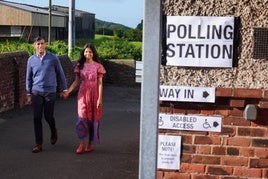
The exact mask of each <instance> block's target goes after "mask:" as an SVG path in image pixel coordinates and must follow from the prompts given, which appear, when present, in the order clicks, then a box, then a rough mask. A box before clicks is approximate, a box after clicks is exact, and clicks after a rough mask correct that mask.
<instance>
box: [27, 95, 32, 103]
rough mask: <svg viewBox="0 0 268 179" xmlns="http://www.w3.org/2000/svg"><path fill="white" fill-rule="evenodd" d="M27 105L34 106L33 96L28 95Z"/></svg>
mask: <svg viewBox="0 0 268 179" xmlns="http://www.w3.org/2000/svg"><path fill="white" fill-rule="evenodd" d="M27 104H29V105H31V104H32V95H27Z"/></svg>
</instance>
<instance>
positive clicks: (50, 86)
mask: <svg viewBox="0 0 268 179" xmlns="http://www.w3.org/2000/svg"><path fill="white" fill-rule="evenodd" d="M27 63H28V64H27V72H26V91H27V94H31V93H32V91H33V90H35V91H39V92H45V93H55V92H56V90H57V79H59V80H60V86H61V89H62V90H66V89H67V83H66V79H65V75H64V72H63V69H62V66H61V64H60V61H59V59H58V57H57V56H56V55H54V54H53V53H51V52H49V51H46V54H45V56H44V57H43V59H42V60H41V58H40V57H38V56H37V55H36V54H34V55H32V56H31V57H30V58H29V59H28V62H27Z"/></svg>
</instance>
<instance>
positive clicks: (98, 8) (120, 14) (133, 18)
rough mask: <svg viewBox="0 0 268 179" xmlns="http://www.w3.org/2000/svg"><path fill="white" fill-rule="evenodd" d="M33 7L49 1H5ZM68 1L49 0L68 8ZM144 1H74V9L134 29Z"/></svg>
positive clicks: (139, 19)
mask: <svg viewBox="0 0 268 179" xmlns="http://www.w3.org/2000/svg"><path fill="white" fill-rule="evenodd" d="M7 1H10V2H17V3H24V4H30V5H35V6H40V7H43V6H48V5H49V0H7ZM69 1H70V0H51V2H52V4H53V5H61V6H68V5H69ZM143 1H144V0H75V8H76V9H79V10H83V11H87V12H91V13H94V14H96V16H95V17H96V18H97V19H100V20H104V21H108V22H114V23H119V24H123V25H125V26H128V27H132V28H136V26H137V25H138V24H139V23H140V22H141V20H142V19H143V6H144V2H143Z"/></svg>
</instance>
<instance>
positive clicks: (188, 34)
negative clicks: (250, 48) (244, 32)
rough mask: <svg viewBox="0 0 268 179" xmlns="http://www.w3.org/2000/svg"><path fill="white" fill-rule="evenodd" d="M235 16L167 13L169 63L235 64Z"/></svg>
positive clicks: (200, 65) (199, 65) (174, 64)
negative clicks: (170, 14)
mask: <svg viewBox="0 0 268 179" xmlns="http://www.w3.org/2000/svg"><path fill="white" fill-rule="evenodd" d="M233 41H234V17H214V16H167V25H166V42H167V51H166V59H167V64H166V65H173V66H193V67H232V66H233V51H234V50H233V49H234V46H233V43H234V42H233Z"/></svg>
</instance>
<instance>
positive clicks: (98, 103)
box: [97, 99, 102, 108]
mask: <svg viewBox="0 0 268 179" xmlns="http://www.w3.org/2000/svg"><path fill="white" fill-rule="evenodd" d="M101 106H102V101H101V100H99V99H98V101H97V108H99V107H101Z"/></svg>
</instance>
